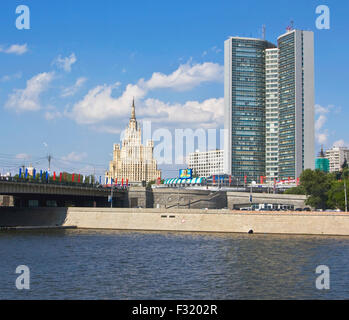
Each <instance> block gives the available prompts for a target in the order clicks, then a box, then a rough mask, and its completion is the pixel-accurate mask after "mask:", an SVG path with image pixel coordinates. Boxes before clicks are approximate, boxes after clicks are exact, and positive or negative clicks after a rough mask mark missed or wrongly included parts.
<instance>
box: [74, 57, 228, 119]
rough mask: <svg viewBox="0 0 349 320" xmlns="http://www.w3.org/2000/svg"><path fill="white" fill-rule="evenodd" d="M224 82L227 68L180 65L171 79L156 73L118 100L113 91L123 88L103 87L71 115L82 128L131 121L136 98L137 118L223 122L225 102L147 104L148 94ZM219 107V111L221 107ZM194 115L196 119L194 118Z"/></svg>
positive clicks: (211, 64) (88, 95) (77, 105)
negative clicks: (126, 119)
mask: <svg viewBox="0 0 349 320" xmlns="http://www.w3.org/2000/svg"><path fill="white" fill-rule="evenodd" d="M222 80H223V66H220V65H219V64H216V63H210V62H206V63H203V64H196V65H191V64H190V63H187V64H184V65H180V66H179V68H178V69H177V70H175V71H174V72H173V73H171V74H170V75H165V74H163V73H158V72H157V73H153V75H152V77H151V78H150V79H149V80H147V81H145V80H144V79H140V80H139V81H138V82H137V84H128V85H127V86H126V88H125V90H124V92H123V93H122V94H121V95H120V96H119V97H117V98H114V97H113V96H112V93H113V90H114V89H115V88H116V87H118V86H119V85H120V83H116V84H114V85H99V86H97V87H95V88H93V89H91V90H90V91H89V92H88V93H87V94H86V95H85V97H84V98H83V99H82V100H81V101H79V102H77V103H76V104H75V105H74V106H73V108H72V110H71V111H70V112H69V113H68V115H69V116H70V117H71V118H73V119H74V120H75V121H76V122H78V123H81V124H94V123H98V122H102V121H105V120H111V119H115V118H119V119H120V118H123V117H125V118H126V117H128V116H129V113H130V105H131V102H132V99H133V97H134V98H135V100H136V103H137V114H140V115H141V116H143V117H148V116H149V117H150V118H152V119H154V120H155V121H158V119H160V118H161V119H163V121H166V122H169V121H170V122H172V121H184V122H198V123H199V122H200V121H203V122H205V121H208V119H211V120H212V119H215V120H217V121H222V119H223V99H222V98H220V99H208V100H205V101H204V102H201V103H200V102H198V101H188V102H186V103H184V104H178V103H177V104H176V103H175V104H168V103H165V102H162V101H160V100H157V99H147V100H145V101H143V99H144V98H145V97H146V95H147V93H148V92H149V91H151V90H154V89H159V88H170V89H173V90H181V91H183V90H190V89H192V88H194V87H196V86H198V85H200V84H201V83H203V82H217V81H222ZM218 106H219V107H218ZM192 114H194V116H192ZM218 114H219V116H218Z"/></svg>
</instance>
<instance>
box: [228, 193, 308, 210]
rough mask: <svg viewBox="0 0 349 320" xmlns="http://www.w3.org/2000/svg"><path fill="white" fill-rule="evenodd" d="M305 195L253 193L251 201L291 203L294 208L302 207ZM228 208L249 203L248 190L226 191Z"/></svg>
mask: <svg viewBox="0 0 349 320" xmlns="http://www.w3.org/2000/svg"><path fill="white" fill-rule="evenodd" d="M306 199H307V197H306V196H305V195H297V194H273V193H253V194H252V203H269V204H284V205H293V206H294V208H304V207H306V205H305V200H306ZM227 201H228V208H230V209H232V208H234V206H238V205H243V204H249V202H250V193H249V192H231V191H228V192H227Z"/></svg>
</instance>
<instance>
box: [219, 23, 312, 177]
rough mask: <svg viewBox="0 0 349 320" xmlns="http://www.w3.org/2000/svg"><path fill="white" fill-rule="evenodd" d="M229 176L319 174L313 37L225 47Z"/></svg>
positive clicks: (294, 35)
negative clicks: (315, 167) (316, 141)
mask: <svg viewBox="0 0 349 320" xmlns="http://www.w3.org/2000/svg"><path fill="white" fill-rule="evenodd" d="M224 51H225V53H224V54H225V58H224V59H225V60H224V70H225V78H224V103H225V123H224V127H225V129H226V135H225V145H224V149H225V158H224V170H225V173H227V174H231V175H232V176H234V177H237V178H239V179H241V178H243V177H244V176H246V178H247V180H248V181H252V180H255V181H258V180H259V179H260V177H261V176H266V179H267V181H273V180H274V179H275V180H281V179H288V178H291V179H295V178H297V177H299V176H300V174H301V172H302V171H303V170H304V169H307V168H310V169H314V165H315V150H314V147H315V146H314V40H313V32H311V31H301V30H288V31H287V33H285V34H284V35H281V36H280V37H279V38H278V46H277V47H276V46H275V45H273V44H272V43H270V42H267V41H265V40H262V39H254V38H240V37H231V38H229V39H228V40H226V41H225V43H224Z"/></svg>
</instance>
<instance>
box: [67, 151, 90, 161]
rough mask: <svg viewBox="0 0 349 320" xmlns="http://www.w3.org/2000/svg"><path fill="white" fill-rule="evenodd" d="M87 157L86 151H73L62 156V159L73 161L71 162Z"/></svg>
mask: <svg viewBox="0 0 349 320" xmlns="http://www.w3.org/2000/svg"><path fill="white" fill-rule="evenodd" d="M86 157H87V153H86V152H83V153H77V152H75V151H73V152H71V153H69V154H68V155H66V156H64V157H62V160H64V161H69V162H70V161H73V162H78V161H81V160H83V159H85V158H86Z"/></svg>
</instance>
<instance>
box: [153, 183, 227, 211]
mask: <svg viewBox="0 0 349 320" xmlns="http://www.w3.org/2000/svg"><path fill="white" fill-rule="evenodd" d="M152 193H153V207H154V208H170V209H172V208H181V209H205V208H208V209H220V208H225V207H226V206H227V196H226V192H225V191H212V190H195V189H192V190H191V189H184V188H183V189H182V188H154V189H153V192H152Z"/></svg>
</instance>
